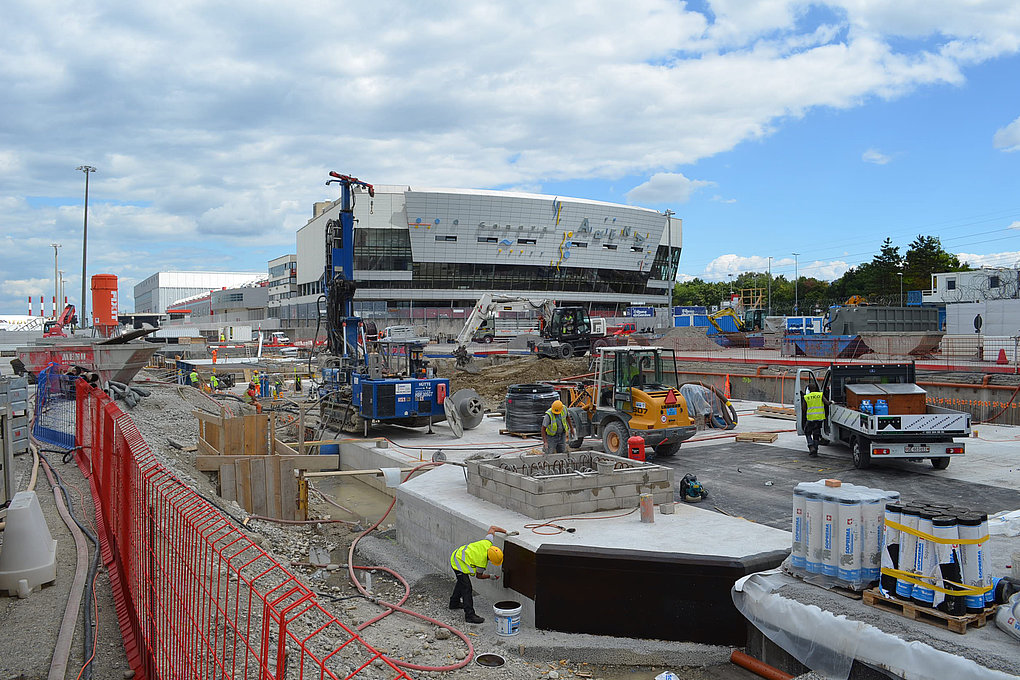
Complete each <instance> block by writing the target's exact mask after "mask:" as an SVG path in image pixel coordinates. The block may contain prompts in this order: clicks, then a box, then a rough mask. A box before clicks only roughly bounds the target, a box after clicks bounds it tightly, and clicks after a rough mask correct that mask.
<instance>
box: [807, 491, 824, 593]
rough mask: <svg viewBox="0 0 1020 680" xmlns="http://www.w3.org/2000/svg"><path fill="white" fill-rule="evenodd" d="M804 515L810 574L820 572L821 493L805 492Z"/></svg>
mask: <svg viewBox="0 0 1020 680" xmlns="http://www.w3.org/2000/svg"><path fill="white" fill-rule="evenodd" d="M805 499H806V500H805V502H804V508H805V515H806V517H807V532H806V533H805V535H806V536H807V539H808V541H807V545H806V546H805V552H806V553H807V570H808V571H809V572H810V573H812V574H820V573H822V495H821V493H819V492H818V491H808V492H807V493H806V494H805Z"/></svg>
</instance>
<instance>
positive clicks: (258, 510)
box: [249, 456, 269, 517]
mask: <svg viewBox="0 0 1020 680" xmlns="http://www.w3.org/2000/svg"><path fill="white" fill-rule="evenodd" d="M249 467H250V469H251V511H252V513H253V514H256V515H262V516H263V517H265V516H267V515H269V504H268V503H267V502H266V458H265V457H264V456H261V457H258V458H251V459H250V460H249Z"/></svg>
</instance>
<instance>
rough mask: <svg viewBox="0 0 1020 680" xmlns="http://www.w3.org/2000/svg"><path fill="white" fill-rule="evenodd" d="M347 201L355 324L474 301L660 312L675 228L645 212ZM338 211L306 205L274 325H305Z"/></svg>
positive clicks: (601, 205) (564, 203)
mask: <svg viewBox="0 0 1020 680" xmlns="http://www.w3.org/2000/svg"><path fill="white" fill-rule="evenodd" d="M354 197H355V208H354V217H355V237H354V248H355V250H354V268H355V272H354V279H355V281H357V283H358V288H357V292H356V295H355V313H357V314H359V315H361V316H364V317H367V318H373V317H375V318H380V317H397V318H399V317H403V318H405V319H406V318H411V319H413V320H415V321H424V320H428V319H444V318H451V319H453V318H461V317H463V316H464V315H465V314H466V313H468V312H469V311H470V309H471V307H472V305H473V304H474V302H475V301H476V300H477V298H478V297H479V296H480V295H482V294H483V293H486V292H492V293H499V294H507V295H517V296H526V297H531V298H553V299H555V300H557V301H558V302H559V303H561V304H564V303H575V304H578V303H580V304H585V305H588V306H589V307H590V309H591V310H592V312H594V313H604V314H610V315H616V314H622V312H623V310H625V309H626V308H628V307H631V306H649V307H659V308H662V309H663V310H666V309H668V307H669V304H670V297H671V293H672V281H673V280H674V279H675V274H676V268H677V266H678V264H679V261H680V250H681V221H680V220H679V219H675V218H672V219H671V218H669V217H667V215H665V214H663V213H660V212H657V211H655V210H650V209H647V208H639V207H634V206H627V205H619V204H614V203H606V202H602V201H593V200H587V199H577V198H563V197H557V196H546V195H540V194H528V193H520V192H508V191H480V190H470V189H414V188H411V187H408V186H406V185H399V186H397V185H389V186H380V185H377V186H376V187H375V196H374V197H371V196H369V195H368V193H367V192H366V191H365V190H363V189H361V188H360V187H358V188H355V189H354ZM340 207H341V206H340V203H339V201H331V202H323V203H316V204H315V210H314V215H313V217H312V219H311V220H309V222H308V224H306V225H305V226H304V227H302V228H301V229H299V230H298V232H297V255H296V283H297V291H296V292H297V294H296V295H295V296H294V297H292V298H290V299H286V300H280V306H279V312H278V313H279V315H280V320H281V323H282V324H283V325H285V326H290V327H294V326H307V325H312V326H314V324H315V319H316V316H317V310H316V301H317V299H318V297H319V295H320V294H321V292H322V283H321V281H322V273H323V269H324V267H325V245H324V242H325V226H326V223H327V222H328V221H329V220H331V219H336V218H337V216H338V215H339V212H340ZM668 227H669V228H668ZM274 311H275V310H274Z"/></svg>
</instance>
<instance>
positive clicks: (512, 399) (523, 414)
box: [504, 383, 559, 434]
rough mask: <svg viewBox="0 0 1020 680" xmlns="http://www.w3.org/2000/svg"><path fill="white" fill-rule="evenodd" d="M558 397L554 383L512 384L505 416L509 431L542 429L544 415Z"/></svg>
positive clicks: (522, 432) (532, 431) (526, 431)
mask: <svg viewBox="0 0 1020 680" xmlns="http://www.w3.org/2000/svg"><path fill="white" fill-rule="evenodd" d="M557 399H559V393H558V392H557V391H556V388H555V387H553V386H552V385H545V384H543V383H526V384H523V385H510V387H508V388H507V391H506V416H505V418H504V420H505V421H506V429H507V431H508V432H513V433H516V434H526V433H534V432H539V431H541V429H542V416H544V415H545V412H546V411H548V410H549V407H550V406H552V404H553V402H554V401H556V400H557Z"/></svg>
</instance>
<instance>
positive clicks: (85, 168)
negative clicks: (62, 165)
mask: <svg viewBox="0 0 1020 680" xmlns="http://www.w3.org/2000/svg"><path fill="white" fill-rule="evenodd" d="M75 169H76V170H80V171H81V172H84V173H85V221H84V225H83V226H82V232H81V309H79V310H78V327H79V328H85V323H86V321H85V307H86V303H85V300H86V298H85V287H86V285H88V282H87V280H86V278H85V263H86V262H87V261H88V259H87V249H88V243H89V173H91V172H95V171H96V169H95V168H94V167H92V166H91V165H79V166H78V167H77V168H75Z"/></svg>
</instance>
